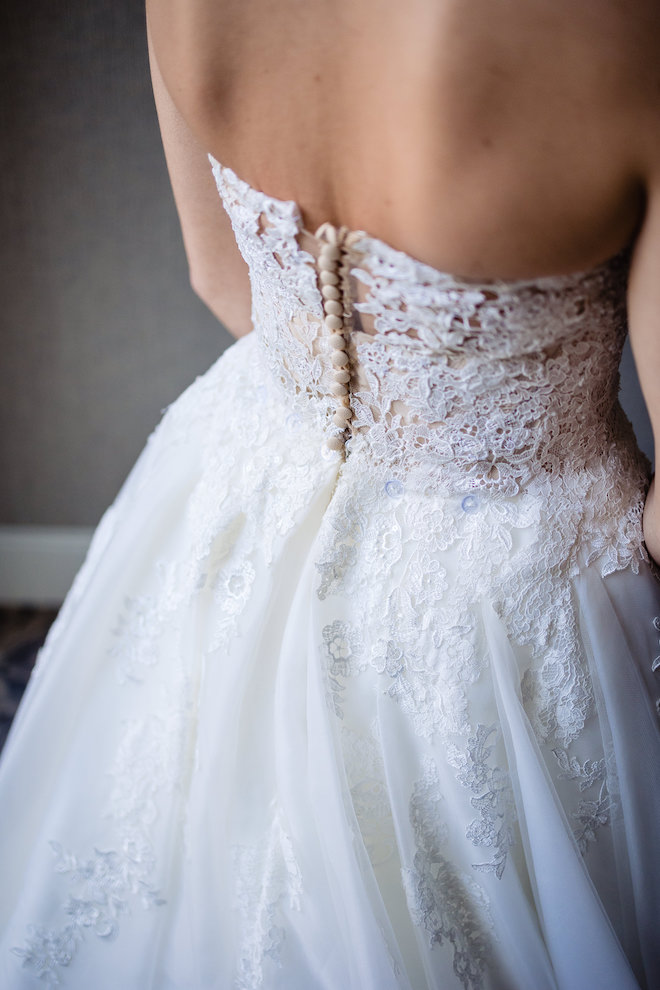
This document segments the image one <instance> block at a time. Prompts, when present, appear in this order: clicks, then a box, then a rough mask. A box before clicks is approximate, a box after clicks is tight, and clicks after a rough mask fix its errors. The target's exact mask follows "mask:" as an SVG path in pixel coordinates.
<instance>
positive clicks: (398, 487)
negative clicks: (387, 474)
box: [385, 478, 405, 498]
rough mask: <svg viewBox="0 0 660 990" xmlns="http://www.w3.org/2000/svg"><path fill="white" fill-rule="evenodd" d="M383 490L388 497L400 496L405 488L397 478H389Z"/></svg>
mask: <svg viewBox="0 0 660 990" xmlns="http://www.w3.org/2000/svg"><path fill="white" fill-rule="evenodd" d="M385 491H386V493H387V494H388V495H389V497H390V498H401V496H402V495H403V493H404V491H405V488H404V487H403V485H402V483H401V482H400V481H399V480H398V478H391V479H390V481H386V482H385Z"/></svg>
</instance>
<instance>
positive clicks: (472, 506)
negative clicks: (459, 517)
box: [461, 495, 479, 512]
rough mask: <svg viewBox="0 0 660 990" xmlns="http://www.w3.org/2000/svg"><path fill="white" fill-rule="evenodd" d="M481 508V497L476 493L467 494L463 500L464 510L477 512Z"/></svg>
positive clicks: (462, 506) (462, 507)
mask: <svg viewBox="0 0 660 990" xmlns="http://www.w3.org/2000/svg"><path fill="white" fill-rule="evenodd" d="M478 508H479V499H478V498H477V496H476V495H466V496H465V498H464V499H463V500H462V502H461V509H462V510H463V512H476V511H477V509H478Z"/></svg>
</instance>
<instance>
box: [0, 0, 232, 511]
mask: <svg viewBox="0 0 660 990" xmlns="http://www.w3.org/2000/svg"><path fill="white" fill-rule="evenodd" d="M0 39H1V44H2V51H1V52H0V182H1V185H0V189H1V194H0V299H1V300H2V303H1V306H0V477H1V480H0V525H11V524H45V525H81V526H83V525H91V524H94V523H95V522H96V521H97V520H98V517H99V516H100V514H101V512H102V511H103V509H104V508H105V506H106V505H107V504H108V502H110V501H111V500H112V498H113V497H114V495H115V493H116V490H117V488H118V486H119V485H120V483H121V481H122V480H123V478H124V476H125V474H126V472H127V471H128V469H129V468H130V465H131V463H132V462H133V460H134V459H135V457H136V455H137V454H138V452H139V451H140V449H141V448H142V446H143V444H144V441H145V439H146V436H147V434H148V433H149V431H150V430H151V429H152V428H153V426H154V425H155V424H156V423H157V421H158V419H159V415H160V410H161V409H162V408H163V407H164V406H166V405H167V404H168V403H169V402H170V401H172V400H173V399H174V398H175V397H176V396H177V395H178V393H179V392H181V391H182V390H183V388H184V387H185V386H186V385H187V384H188V383H189V382H190V381H192V379H193V378H194V377H195V376H196V375H197V374H198V373H199V372H201V371H203V370H205V369H206V368H207V367H208V366H209V365H210V364H211V363H212V361H213V360H214V359H215V358H216V357H217V356H218V354H219V353H220V352H221V351H222V350H223V349H224V348H225V347H226V346H227V344H228V343H229V342H230V340H231V338H230V337H229V335H228V334H227V333H226V331H224V329H223V328H222V327H221V326H220V325H219V324H218V323H217V322H216V321H215V320H214V318H213V317H212V316H211V314H210V313H208V311H207V310H206V309H205V308H204V306H203V305H202V304H201V303H200V302H199V301H198V300H197V299H196V297H195V296H194V295H193V293H192V292H191V290H190V288H189V285H188V275H187V268H186V263H185V256H184V254H183V249H182V246H181V236H180V233H179V228H178V223H177V219H176V214H175V211H174V204H173V201H172V196H171V193H170V190H169V184H168V179H167V173H166V169H165V164H164V160H163V153H162V147H161V144H160V137H159V134H158V128H157V123H156V116H155V110H154V106H153V100H152V94H151V87H150V82H149V75H148V65H147V55H146V40H145V31H144V14H143V9H142V5H141V3H139V2H135V0H105V2H103V0H96V2H94V3H89V2H84V0H68V2H67V0H64V2H62V3H53V0H30V2H29V3H20V2H19V0H5V2H4V3H3V4H2V12H1V13H0Z"/></svg>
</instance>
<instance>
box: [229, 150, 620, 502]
mask: <svg viewBox="0 0 660 990" xmlns="http://www.w3.org/2000/svg"><path fill="white" fill-rule="evenodd" d="M212 162H213V171H214V175H215V178H216V182H217V185H218V189H219V192H220V195H221V197H222V200H223V203H224V206H225V209H226V210H227V212H228V214H229V216H230V218H231V221H232V224H233V227H234V231H235V233H236V237H237V240H238V244H239V247H240V250H241V252H242V254H243V255H244V257H245V259H246V261H247V263H248V265H249V269H250V276H251V281H252V286H253V293H254V296H253V320H254V326H255V329H256V332H257V334H258V335H259V337H260V341H261V344H262V347H263V351H264V353H265V354H266V356H267V360H268V363H269V365H270V368H271V371H272V373H273V376H274V378H275V379H276V380H277V381H278V382H279V383H280V386H281V388H282V389H283V390H284V391H285V392H286V394H287V397H288V400H289V401H290V402H291V404H292V405H293V406H294V407H295V410H296V412H298V413H299V414H301V415H304V416H310V415H314V416H316V417H317V418H318V419H319V420H321V421H323V422H324V423H325V425H326V427H327V429H328V431H330V432H332V430H333V427H332V414H333V412H334V408H335V405H334V403H333V399H332V394H331V385H332V380H331V371H332V366H331V351H330V348H329V346H328V337H329V336H330V334H329V332H328V331H327V329H326V328H325V326H324V323H323V316H324V313H323V299H322V296H321V292H320V285H319V280H318V274H319V273H318V270H317V268H318V266H317V259H318V254H319V239H318V238H317V237H316V236H315V235H312V234H310V233H309V232H308V231H305V230H304V229H303V228H302V222H301V217H300V211H299V209H298V207H297V205H296V204H295V203H294V202H285V201H281V200H277V199H274V198H273V197H271V196H266V195H265V194H263V193H261V192H259V191H257V190H255V189H253V188H252V187H250V186H249V185H247V183H245V182H244V181H242V180H241V179H239V178H238V177H237V176H236V175H235V174H234V172H232V171H231V169H229V168H227V167H223V166H222V165H220V164H219V163H217V162H214V161H213V160H212ZM346 255H347V259H348V269H349V273H350V274H349V278H348V279H346V280H345V284H344V292H343V304H344V309H345V313H346V315H347V319H348V321H349V324H350V333H349V335H348V347H347V349H348V353H349V357H350V365H349V367H350V372H351V381H350V398H351V407H352V421H351V424H350V428H349V431H348V434H349V435H348V437H347V442H346V453H347V455H348V456H352V455H355V454H357V452H358V451H360V452H361V454H362V455H364V456H365V457H367V458H368V460H370V461H371V462H372V463H379V464H381V465H387V467H388V468H389V469H390V470H391V471H395V472H396V471H398V472H400V473H401V474H402V475H403V474H405V475H406V476H407V477H410V475H411V473H413V474H414V475H415V477H416V478H417V479H418V486H421V487H422V488H426V487H427V486H431V487H432V489H433V490H434V491H436V492H438V491H441V492H442V491H445V492H449V491H453V492H455V491H469V490H472V489H481V490H484V489H486V490H491V491H499V492H501V493H503V494H507V495H513V494H515V493H517V492H519V491H521V490H522V489H523V488H525V487H527V486H528V485H529V484H530V483H531V481H532V479H536V480H537V481H542V480H545V481H546V482H547V481H548V478H549V476H551V475H553V474H556V473H561V472H563V471H564V470H565V469H566V468H567V467H570V468H573V469H578V468H581V467H585V466H586V465H588V464H589V462H590V461H593V460H594V459H601V458H602V457H603V455H604V454H605V453H606V452H607V451H608V450H610V448H611V446H612V444H613V443H614V442H615V441H616V438H617V437H620V435H621V432H622V431H623V432H626V431H627V424H625V423H624V421H623V417H622V413H621V410H620V408H619V406H618V403H617V392H618V364H619V359H620V355H621V348H622V346H623V341H624V338H625V333H626V318H625V288H626V279H627V269H628V260H629V259H628V252H627V251H623V252H621V253H620V254H619V255H617V256H616V257H615V258H613V259H611V260H610V261H608V262H606V263H604V264H602V265H600V266H598V267H597V268H595V269H593V270H592V271H588V272H584V273H577V274H570V275H564V276H554V277H546V278H539V279H535V280H525V281H516V282H501V281H499V282H489V283H476V282H473V281H468V280H462V279H458V278H456V277H454V276H451V275H448V274H446V273H443V272H440V271H437V270H435V269H433V268H431V267H430V266H428V265H426V264H423V263H421V262H419V261H416V260H414V259H413V258H411V257H409V256H408V255H406V254H404V253H402V252H401V251H397V250H395V249H394V248H391V247H389V246H388V245H387V244H385V243H383V242H382V241H379V240H377V239H375V238H373V237H369V236H368V235H367V234H363V233H361V232H355V233H353V234H352V235H351V236H350V237H349V238H348V244H347V247H346ZM335 432H336V430H335Z"/></svg>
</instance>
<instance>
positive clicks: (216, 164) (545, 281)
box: [208, 153, 634, 290]
mask: <svg viewBox="0 0 660 990" xmlns="http://www.w3.org/2000/svg"><path fill="white" fill-rule="evenodd" d="M208 159H209V161H210V163H211V165H212V167H213V169H214V171H215V170H216V169H217V170H218V171H219V172H220V173H221V174H222V175H224V176H227V177H228V178H229V179H230V181H231V182H232V183H233V184H234V185H236V186H238V187H240V188H241V189H242V190H243V192H244V193H245V194H246V196H248V197H250V198H255V197H258V198H259V199H260V200H265V201H266V202H268V203H270V204H271V205H273V206H275V207H277V208H278V209H284V210H286V211H287V212H288V213H289V214H290V215H291V218H292V219H293V220H294V221H295V223H296V227H297V231H298V235H300V236H303V237H307V238H311V239H312V240H314V241H316V242H318V240H319V238H318V231H320V230H321V229H322V228H323V227H325V226H327V223H323V224H321V225H320V226H319V227H318V229H317V231H316V232H314V231H311V230H309V229H307V228H306V227H305V225H304V224H303V220H302V211H301V209H300V206H299V204H298V203H297V202H296V200H295V199H281V198H280V197H278V196H272V195H270V194H269V193H266V192H264V191H263V190H261V189H258V188H257V187H256V186H253V185H251V184H250V183H249V182H247V181H246V180H245V179H242V178H241V177H240V176H239V175H238V174H237V173H236V172H235V171H234V170H233V169H232V168H231V167H230V166H229V165H223V164H222V162H220V161H218V159H217V158H215V157H214V156H213V155H211V154H210V153H209V154H208ZM349 237H350V241H351V243H352V245H353V246H354V247H356V249H358V250H359V248H358V245H360V244H362V245H363V246H364V247H367V246H369V245H371V247H372V249H374V250H376V251H377V252H379V253H381V254H386V255H387V256H388V258H390V259H392V260H398V262H399V263H404V264H406V265H408V266H410V265H413V266H414V267H415V268H416V269H417V271H418V274H419V275H420V276H421V277H422V278H425V279H427V280H428V279H431V280H433V281H434V282H438V281H446V282H447V283H451V284H453V285H461V286H466V287H468V288H472V289H475V290H478V289H480V288H481V289H486V290H488V289H489V288H499V289H501V288H503V287H507V288H510V289H512V290H517V289H525V288H538V289H544V288H547V289H552V288H555V287H557V286H559V287H562V286H565V285H570V284H571V283H581V282H584V281H585V280H587V279H591V278H597V277H599V276H600V275H601V274H603V273H604V272H606V271H608V270H610V269H613V268H617V267H619V265H621V264H623V263H624V262H627V261H628V260H629V255H630V253H631V251H632V247H633V244H634V239H631V240H630V241H629V242H628V243H627V244H625V245H624V246H623V247H622V248H620V249H619V250H618V251H617V252H616V253H615V254H613V255H610V257H609V258H606V259H605V260H604V261H601V262H598V264H596V265H593V266H592V267H591V268H584V269H579V270H576V271H572V272H564V273H562V274H558V275H537V276H533V277H530V278H517V279H505V278H491V279H480V278H476V277H475V278H473V277H471V276H465V275H456V274H454V273H453V272H448V271H445V270H443V269H441V268H435V267H433V265H430V264H429V263H428V262H425V261H421V260H420V259H419V258H416V257H415V256H414V255H411V254H408V253H407V252H405V251H402V250H401V249H400V248H395V247H393V246H392V245H391V244H389V243H388V242H387V241H384V240H382V239H381V238H378V237H374V236H372V235H371V234H369V233H368V232H367V231H364V230H353V229H350V230H349Z"/></svg>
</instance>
